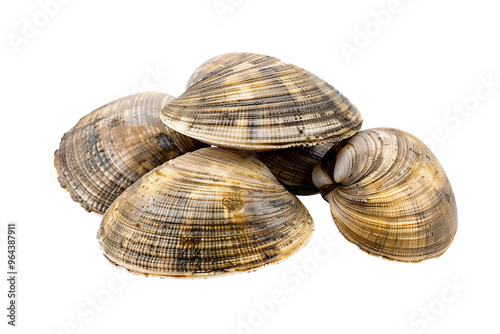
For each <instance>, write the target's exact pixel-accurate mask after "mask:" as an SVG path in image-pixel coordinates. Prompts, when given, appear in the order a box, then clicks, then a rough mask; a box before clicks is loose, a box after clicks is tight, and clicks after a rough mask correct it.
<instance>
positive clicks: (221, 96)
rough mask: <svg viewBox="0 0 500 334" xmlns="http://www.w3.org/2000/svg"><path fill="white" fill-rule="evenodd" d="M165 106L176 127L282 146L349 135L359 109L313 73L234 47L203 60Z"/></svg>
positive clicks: (258, 147) (220, 140) (230, 141)
mask: <svg viewBox="0 0 500 334" xmlns="http://www.w3.org/2000/svg"><path fill="white" fill-rule="evenodd" d="M188 86H189V87H188V88H187V90H186V92H185V93H184V94H182V95H181V96H180V97H179V98H177V99H175V100H174V101H172V102H171V103H169V104H168V105H167V106H166V107H165V108H163V110H162V114H161V117H162V120H163V121H164V122H165V124H167V125H168V126H169V127H171V128H172V129H174V130H176V131H178V132H181V133H183V134H185V135H187V136H190V137H192V138H195V139H198V140H200V141H202V142H205V143H208V144H212V145H217V146H222V147H228V148H236V149H242V150H254V151H265V150H278V149H284V148H289V147H297V146H311V145H316V144H319V143H324V142H337V141H340V140H342V139H345V138H348V137H351V136H352V135H354V134H355V133H356V132H357V131H358V130H359V129H360V128H361V124H362V118H361V114H360V113H359V112H358V110H357V109H356V107H355V106H354V105H352V104H351V103H350V102H349V100H348V99H347V98H345V97H344V96H343V95H342V94H340V93H339V92H338V91H337V90H336V89H335V88H334V87H332V86H331V85H329V84H328V83H327V82H325V81H323V80H321V79H320V78H318V77H317V76H315V75H314V74H312V73H310V72H308V71H306V70H304V69H302V68H300V67H298V66H295V65H292V64H288V63H285V62H283V61H281V60H279V59H276V58H273V57H269V56H264V55H259V54H253V53H231V54H227V55H222V56H217V57H215V58H213V59H211V60H208V61H207V62H205V63H204V64H202V65H201V66H200V67H199V68H198V69H197V70H196V71H195V73H194V74H193V76H192V78H191V79H190V80H189V83H188Z"/></svg>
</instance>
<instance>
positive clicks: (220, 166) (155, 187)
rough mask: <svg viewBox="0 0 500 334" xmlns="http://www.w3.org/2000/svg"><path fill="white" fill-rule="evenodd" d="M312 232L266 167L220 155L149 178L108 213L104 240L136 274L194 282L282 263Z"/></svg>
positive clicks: (179, 162)
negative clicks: (278, 262) (178, 278)
mask: <svg viewBox="0 0 500 334" xmlns="http://www.w3.org/2000/svg"><path fill="white" fill-rule="evenodd" d="M312 229H313V221H312V218H311V217H310V215H309V213H308V211H307V209H306V208H305V207H304V206H303V205H302V203H301V202H300V201H299V200H298V199H297V198H296V197H295V196H294V195H292V194H291V193H289V192H288V191H287V190H286V189H285V188H284V187H283V186H282V185H281V184H280V183H279V182H278V181H277V180H276V178H275V177H274V176H273V175H272V173H271V172H270V171H269V169H268V168H267V167H266V166H265V165H264V164H263V163H262V162H260V161H259V160H258V159H256V158H255V157H252V156H251V155H248V154H246V153H243V152H238V151H231V150H226V149H222V148H215V147H213V148H203V149H200V150H198V151H195V152H192V153H188V154H185V155H183V156H181V157H178V158H176V159H173V160H170V161H168V162H167V163H165V164H163V165H162V166H160V167H158V168H156V169H154V170H153V171H151V172H150V173H148V174H146V175H144V176H143V177H142V178H141V179H140V180H139V181H137V182H136V183H134V184H133V185H132V186H131V187H129V188H128V189H127V190H126V191H125V192H124V193H123V194H122V195H120V196H119V197H118V198H117V199H116V201H115V202H114V203H113V205H112V206H111V207H110V208H109V210H108V211H107V212H106V214H105V215H104V217H103V220H102V222H101V226H100V228H99V234H98V238H99V242H100V244H101V248H102V250H103V252H104V255H105V256H106V257H107V258H108V259H109V260H110V261H111V262H112V263H113V264H115V265H117V266H120V267H125V268H126V269H128V270H129V271H131V272H134V273H139V274H143V275H155V276H171V277H188V278H194V277H207V276H212V275H224V274H231V273H235V272H242V271H248V270H253V269H256V268H259V267H261V266H264V265H266V264H270V263H274V262H277V261H280V260H282V259H284V258H286V257H288V256H290V255H291V254H293V253H295V252H296V251H297V250H298V249H300V248H301V247H302V246H303V245H304V244H305V243H306V242H307V241H308V239H309V237H310V235H311V232H312Z"/></svg>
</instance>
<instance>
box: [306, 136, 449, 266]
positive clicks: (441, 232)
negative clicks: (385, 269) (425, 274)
mask: <svg viewBox="0 0 500 334" xmlns="http://www.w3.org/2000/svg"><path fill="white" fill-rule="evenodd" d="M334 160H335V163H332V162H333V161H334ZM313 180H314V183H315V184H316V186H318V188H320V189H321V191H322V194H323V197H324V198H325V199H326V200H327V201H328V202H329V203H330V208H331V213H332V217H333V220H334V222H335V223H336V225H337V226H338V228H339V230H340V232H342V234H343V235H344V236H345V237H346V238H347V240H349V241H351V242H353V243H354V244H356V245H358V246H359V247H360V248H361V249H362V250H364V251H366V252H368V253H370V254H372V255H377V256H381V257H384V258H387V259H390V260H396V261H408V262H419V261H422V260H425V259H429V258H433V257H438V256H440V255H442V254H443V253H444V252H445V251H446V249H448V247H449V246H450V244H451V242H452V241H453V238H454V236H455V232H456V231H457V220H458V219H457V206H456V203H455V196H454V195H453V190H452V188H451V185H450V182H449V180H448V177H447V176H446V173H445V171H444V170H443V168H442V167H441V165H440V164H439V161H438V160H437V158H436V157H435V156H434V154H432V152H431V151H430V150H429V149H428V148H427V147H426V146H425V145H424V144H423V143H422V142H421V141H420V140H418V139H417V138H415V137H414V136H412V135H410V134H408V133H406V132H404V131H401V130H396V129H389V128H379V129H371V130H365V131H361V132H359V133H358V134H356V135H355V136H354V137H352V138H350V139H348V140H346V141H345V142H344V143H342V148H340V150H338V153H337V152H336V149H335V148H334V149H332V151H331V152H328V153H327V154H326V155H325V157H324V158H323V160H322V161H321V162H320V163H319V164H318V165H317V167H316V168H315V170H314V172H313Z"/></svg>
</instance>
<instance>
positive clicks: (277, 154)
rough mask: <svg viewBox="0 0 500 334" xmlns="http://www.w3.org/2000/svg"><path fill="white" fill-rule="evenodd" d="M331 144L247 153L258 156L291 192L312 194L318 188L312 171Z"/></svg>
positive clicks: (316, 191) (317, 191)
mask: <svg viewBox="0 0 500 334" xmlns="http://www.w3.org/2000/svg"><path fill="white" fill-rule="evenodd" d="M333 145H335V143H325V144H320V145H314V146H307V147H293V148H287V149H284V150H277V151H266V152H250V151H249V153H250V154H252V155H254V156H256V157H257V158H259V160H260V161H262V162H263V163H264V164H265V165H266V166H267V167H268V168H269V169H270V170H271V172H272V173H273V174H274V176H275V177H276V178H277V179H278V181H280V182H281V183H282V184H283V185H284V186H285V188H286V189H288V190H289V191H290V192H291V193H292V194H294V195H314V194H317V193H319V189H318V188H317V187H316V186H315V185H314V183H313V181H312V171H313V169H314V166H316V164H317V163H318V162H319V161H320V160H321V158H323V156H324V155H325V154H326V152H328V150H329V149H330V148H332V146H333Z"/></svg>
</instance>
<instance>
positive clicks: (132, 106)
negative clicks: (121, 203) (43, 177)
mask: <svg viewBox="0 0 500 334" xmlns="http://www.w3.org/2000/svg"><path fill="white" fill-rule="evenodd" d="M173 99H174V97H173V96H171V95H168V94H164V93H140V94H136V95H131V96H127V97H124V98H121V99H118V100H116V101H113V102H111V103H109V104H106V105H104V106H102V107H101V108H99V109H96V110H94V111H93V112H91V113H90V114H88V115H87V116H85V117H83V118H82V119H81V120H80V121H79V122H78V124H76V125H75V126H74V127H73V128H72V129H71V130H70V131H69V132H68V133H66V134H65V135H64V136H63V138H62V140H61V143H60V145H59V149H58V150H57V151H56V152H55V156H54V164H55V167H56V170H57V174H58V179H59V183H60V184H61V187H63V188H65V189H66V190H68V191H69V193H70V195H71V197H72V198H73V200H74V201H76V202H78V203H80V205H81V206H82V207H83V208H85V209H86V210H87V211H94V212H96V213H99V214H102V213H104V212H105V211H106V209H107V208H108V207H109V206H110V205H111V203H112V202H113V201H114V200H115V198H116V197H118V195H120V194H121V193H122V192H123V191H124V190H125V189H126V188H127V187H128V186H130V185H131V184H132V183H134V182H135V181H137V180H138V179H139V178H140V177H141V176H142V175H144V174H145V173H147V172H149V171H150V170H152V169H153V168H155V167H157V166H159V165H161V164H162V163H164V162H165V161H168V160H170V159H173V158H175V157H177V156H179V155H181V154H184V153H186V152H189V151H194V150H196V149H198V148H200V147H204V146H206V145H205V144H203V143H200V142H198V141H196V140H194V139H191V138H189V137H186V136H184V135H182V134H180V133H177V132H175V131H173V130H171V129H170V128H168V127H166V126H165V125H164V124H163V123H162V122H161V120H160V117H159V112H160V110H161V108H162V107H163V106H165V105H166V104H167V103H168V102H170V101H172V100H173Z"/></svg>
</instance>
